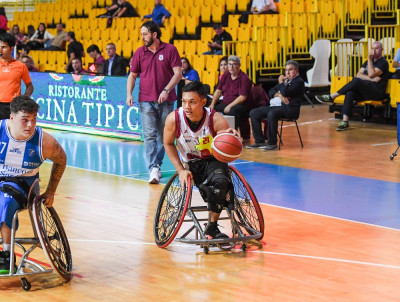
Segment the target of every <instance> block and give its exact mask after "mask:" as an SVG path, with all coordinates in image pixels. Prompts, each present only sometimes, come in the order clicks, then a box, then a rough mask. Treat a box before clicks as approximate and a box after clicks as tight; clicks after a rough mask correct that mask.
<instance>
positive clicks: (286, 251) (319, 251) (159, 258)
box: [0, 105, 400, 302]
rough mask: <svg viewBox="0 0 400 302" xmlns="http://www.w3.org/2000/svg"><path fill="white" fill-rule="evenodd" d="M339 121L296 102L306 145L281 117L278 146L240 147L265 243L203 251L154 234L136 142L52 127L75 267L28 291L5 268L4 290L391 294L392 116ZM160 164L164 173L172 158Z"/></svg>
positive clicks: (398, 279)
mask: <svg viewBox="0 0 400 302" xmlns="http://www.w3.org/2000/svg"><path fill="white" fill-rule="evenodd" d="M337 122H338V121H337V120H335V119H333V116H332V114H329V113H328V108H327V106H324V105H319V106H318V105H317V106H315V108H311V107H309V106H303V107H302V112H301V117H300V119H299V127H300V131H301V134H302V137H303V140H304V144H305V146H304V149H301V147H300V143H299V141H298V137H297V133H296V129H295V127H293V126H291V125H288V126H287V127H285V128H284V130H283V131H284V134H283V139H284V146H283V147H282V150H280V151H271V152H265V151H262V150H244V152H243V154H242V157H241V159H240V160H238V161H237V162H235V163H234V164H235V166H236V167H237V168H238V169H239V170H240V171H241V172H242V173H243V175H244V176H245V177H246V178H247V180H248V181H249V183H250V184H251V186H252V188H253V190H254V191H255V193H256V195H257V198H258V200H259V202H260V203H261V204H262V210H263V213H264V218H265V224H266V229H265V236H264V239H263V247H262V248H261V249H259V248H257V247H255V246H252V247H250V249H249V250H248V251H247V252H246V253H245V252H242V251H241V250H239V249H237V250H233V251H231V252H228V253H222V252H213V253H211V254H209V255H206V254H204V253H203V250H202V249H201V248H200V247H198V246H194V245H187V244H181V243H177V242H173V243H172V244H171V245H170V246H169V247H168V248H167V249H160V248H158V247H156V245H155V244H154V238H153V217H154V212H155V208H156V206H157V202H158V198H159V195H160V192H161V190H162V188H163V185H149V184H148V183H147V182H146V180H147V178H148V175H147V174H146V168H145V163H144V157H143V150H144V149H143V145H142V144H141V143H137V142H122V141H120V140H116V139H108V138H101V137H94V136H88V135H80V134H73V133H67V132H55V131H51V133H52V134H53V135H54V136H56V137H57V139H59V141H60V142H61V144H62V145H63V147H64V149H65V150H66V152H67V156H68V168H67V170H66V172H65V174H64V176H63V179H62V181H61V183H60V186H59V189H58V195H57V200H56V202H55V205H54V206H55V208H56V209H57V211H58V213H59V215H60V216H61V220H62V222H63V224H64V227H65V229H66V232H67V235H68V237H69V242H70V245H71V249H72V256H73V264H74V274H75V275H74V278H73V279H72V281H71V282H70V283H68V284H66V285H63V286H58V280H57V279H56V278H53V277H37V278H36V279H35V280H32V281H34V282H32V289H31V291H30V292H25V291H23V290H22V289H21V285H20V281H19V280H4V279H2V280H0V297H1V300H2V301H38V300H40V301H50V300H51V301H73V300H75V301H243V300H247V301H279V302H281V301H299V302H304V301H306V302H308V301H398V299H399V298H398V297H399V296H400V289H399V286H398V284H399V283H400V245H399V242H400V219H399V217H400V206H399V202H400V183H399V182H400V157H396V158H395V159H394V160H393V161H391V160H390V159H389V156H390V155H391V154H392V153H393V152H394V150H395V149H396V148H397V138H396V137H397V128H396V126H394V125H382V124H380V125H378V124H373V123H362V122H351V129H350V130H348V131H345V132H342V133H337V132H336V131H335V129H336V124H337ZM49 167H50V165H49V164H44V165H43V168H42V170H41V176H42V186H44V184H45V183H46V182H47V180H48V179H47V178H46V177H47V175H48V173H49ZM162 172H163V183H165V182H166V181H167V180H168V178H169V177H170V176H171V175H172V174H173V172H174V170H173V166H172V165H171V163H169V161H168V160H165V163H164V165H163V167H162ZM20 219H21V227H20V230H19V233H18V235H21V236H23V235H24V234H25V233H27V228H24V226H26V222H27V220H26V218H25V217H24V215H22V216H21V217H20ZM35 256H36V255H35ZM41 257H42V256H41V255H40V254H38V255H37V259H39V260H44V259H41Z"/></svg>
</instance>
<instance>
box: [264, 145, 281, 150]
mask: <svg viewBox="0 0 400 302" xmlns="http://www.w3.org/2000/svg"><path fill="white" fill-rule="evenodd" d="M263 149H264V151H270V150H275V149H278V146H277V145H266V146H265V147H264V148H263Z"/></svg>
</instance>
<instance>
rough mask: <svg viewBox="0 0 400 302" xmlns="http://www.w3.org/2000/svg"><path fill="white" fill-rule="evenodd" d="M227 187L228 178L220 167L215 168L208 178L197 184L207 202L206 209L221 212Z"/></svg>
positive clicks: (225, 198) (227, 190)
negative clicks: (205, 181) (199, 184)
mask: <svg viewBox="0 0 400 302" xmlns="http://www.w3.org/2000/svg"><path fill="white" fill-rule="evenodd" d="M229 188H230V181H229V178H228V177H227V175H226V173H225V172H224V171H223V170H222V169H217V170H215V171H214V173H213V175H212V176H211V178H210V180H209V181H208V182H207V183H206V184H202V185H201V186H199V189H200V193H201V195H202V197H203V199H204V200H205V201H206V202H207V203H208V209H209V210H210V211H213V212H215V213H221V211H222V209H223V207H224V205H225V202H226V200H227V194H228V192H229Z"/></svg>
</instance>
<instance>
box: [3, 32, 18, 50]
mask: <svg viewBox="0 0 400 302" xmlns="http://www.w3.org/2000/svg"><path fill="white" fill-rule="evenodd" d="M0 41H1V42H4V43H7V44H8V46H10V47H14V46H15V37H14V35H12V34H9V33H4V34H1V35H0Z"/></svg>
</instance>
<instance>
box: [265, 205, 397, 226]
mask: <svg viewBox="0 0 400 302" xmlns="http://www.w3.org/2000/svg"><path fill="white" fill-rule="evenodd" d="M259 204H261V205H265V206H271V207H276V208H280V209H285V210H290V211H296V212H300V213H306V214H311V215H317V216H321V217H326V218H331V219H337V220H342V221H347V222H352V223H358V224H362V225H367V226H372V227H377V228H382V229H385V230H390V231H396V232H400V230H399V229H394V228H390V227H386V226H382V225H378V224H372V223H368V222H362V221H357V220H351V219H346V218H341V217H335V216H330V215H325V214H319V213H314V212H308V211H303V210H298V209H293V208H287V207H282V206H278V205H274V204H269V203H263V202H260V201H259Z"/></svg>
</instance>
